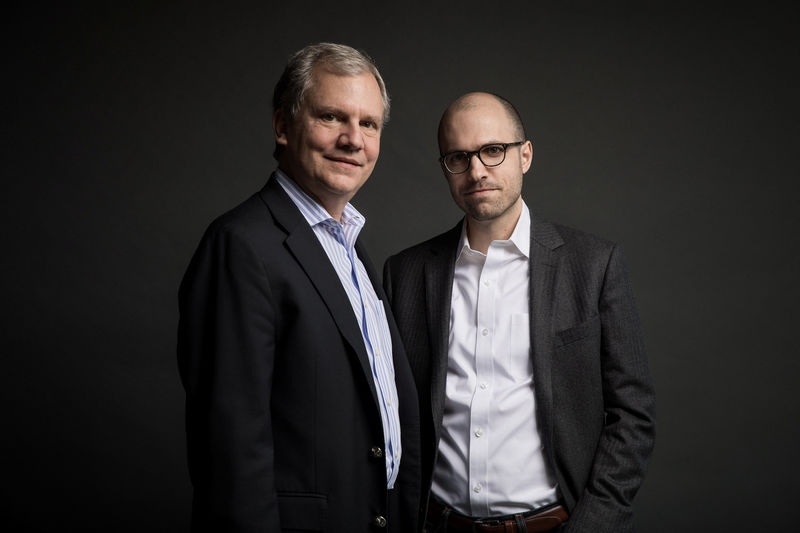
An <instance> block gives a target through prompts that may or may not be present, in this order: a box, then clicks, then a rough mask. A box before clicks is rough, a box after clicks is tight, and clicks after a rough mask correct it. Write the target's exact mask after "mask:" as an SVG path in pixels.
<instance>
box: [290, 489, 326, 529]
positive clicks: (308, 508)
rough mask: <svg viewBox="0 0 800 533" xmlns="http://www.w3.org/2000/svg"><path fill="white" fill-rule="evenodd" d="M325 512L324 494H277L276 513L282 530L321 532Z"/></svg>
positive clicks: (323, 525) (323, 526)
mask: <svg viewBox="0 0 800 533" xmlns="http://www.w3.org/2000/svg"><path fill="white" fill-rule="evenodd" d="M327 510H328V498H327V497H326V496H325V495H324V494H313V493H307V492H279V493H278V512H279V513H280V518H281V529H282V530H290V531H323V530H324V529H325V515H326V514H327Z"/></svg>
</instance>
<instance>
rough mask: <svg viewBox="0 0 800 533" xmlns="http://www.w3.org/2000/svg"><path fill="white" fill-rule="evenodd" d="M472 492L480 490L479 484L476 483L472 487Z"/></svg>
mask: <svg viewBox="0 0 800 533" xmlns="http://www.w3.org/2000/svg"><path fill="white" fill-rule="evenodd" d="M472 491H473V492H480V491H481V484H480V483H476V484H475V486H474V487H472Z"/></svg>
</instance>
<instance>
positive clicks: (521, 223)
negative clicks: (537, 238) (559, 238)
mask: <svg viewBox="0 0 800 533" xmlns="http://www.w3.org/2000/svg"><path fill="white" fill-rule="evenodd" d="M492 243H499V244H501V245H509V246H514V247H515V248H516V249H517V250H518V251H519V253H521V254H522V255H524V256H525V257H527V258H530V251H531V213H530V210H529V209H528V205H527V204H526V203H525V202H524V201H523V202H522V212H521V213H520V215H519V219H518V220H517V225H516V226H514V231H512V232H511V237H509V238H508V240H504V241H492ZM459 250H460V252H459V254H458V258H459V259H461V257H463V256H464V255H467V254H469V255H483V254H482V253H481V252H478V251H476V250H473V249H472V248H471V247H470V245H469V238H468V237H467V219H466V218H465V219H464V224H463V225H462V226H461V244H460V246H459Z"/></svg>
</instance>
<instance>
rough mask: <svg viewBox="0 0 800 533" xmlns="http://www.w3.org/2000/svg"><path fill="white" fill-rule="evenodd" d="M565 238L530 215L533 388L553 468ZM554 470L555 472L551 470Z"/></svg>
mask: <svg viewBox="0 0 800 533" xmlns="http://www.w3.org/2000/svg"><path fill="white" fill-rule="evenodd" d="M563 244H564V241H563V239H562V238H561V236H560V235H559V233H558V230H556V228H555V226H553V224H551V223H550V222H547V221H544V220H542V219H540V218H538V217H535V216H534V215H533V214H531V249H530V284H529V290H530V297H529V303H528V305H529V307H530V335H531V358H532V360H533V385H534V394H535V395H536V405H537V409H536V415H537V421H536V422H537V424H538V426H539V431H540V433H541V437H542V444H543V445H544V450H545V455H546V457H547V460H548V462H549V463H550V465H549V466H550V467H551V468H552V467H553V466H554V464H553V456H552V451H551V450H552V449H553V447H552V437H553V431H552V428H553V386H552V380H551V371H552V356H553V351H552V349H553V346H552V339H553V336H552V334H551V329H552V318H553V313H554V312H555V286H556V278H557V275H558V271H559V266H560V262H561V257H560V254H559V253H558V252H557V248H559V247H560V246H561V245H563ZM551 471H552V470H551Z"/></svg>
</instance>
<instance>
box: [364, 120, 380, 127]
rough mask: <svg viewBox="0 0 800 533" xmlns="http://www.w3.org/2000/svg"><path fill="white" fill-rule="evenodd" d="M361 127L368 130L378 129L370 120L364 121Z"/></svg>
mask: <svg viewBox="0 0 800 533" xmlns="http://www.w3.org/2000/svg"><path fill="white" fill-rule="evenodd" d="M361 126H362V127H364V128H370V129H376V128H377V127H378V125H377V124H375V123H374V122H372V121H370V120H365V121H364V122H362V123H361Z"/></svg>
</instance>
